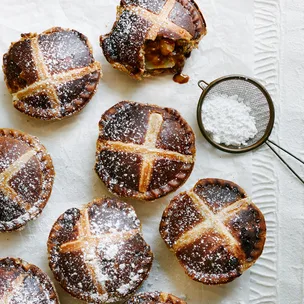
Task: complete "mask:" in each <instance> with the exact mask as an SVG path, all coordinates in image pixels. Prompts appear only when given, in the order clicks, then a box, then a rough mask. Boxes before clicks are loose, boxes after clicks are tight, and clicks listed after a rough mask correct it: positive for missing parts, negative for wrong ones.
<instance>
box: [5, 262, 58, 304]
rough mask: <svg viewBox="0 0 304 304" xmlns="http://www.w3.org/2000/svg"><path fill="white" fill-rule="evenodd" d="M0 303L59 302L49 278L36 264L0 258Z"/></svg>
mask: <svg viewBox="0 0 304 304" xmlns="http://www.w3.org/2000/svg"><path fill="white" fill-rule="evenodd" d="M0 303H5V304H22V303H37V304H38V303H43V304H59V298H58V296H57V293H56V290H55V287H54V285H53V283H52V282H51V280H50V278H49V277H48V276H47V275H46V274H45V273H44V272H43V271H42V270H41V269H39V268H38V267H37V266H35V265H31V264H28V263H27V262H25V261H22V260H21V259H15V258H5V259H1V260H0Z"/></svg>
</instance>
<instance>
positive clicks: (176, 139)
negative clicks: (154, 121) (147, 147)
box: [156, 109, 195, 155]
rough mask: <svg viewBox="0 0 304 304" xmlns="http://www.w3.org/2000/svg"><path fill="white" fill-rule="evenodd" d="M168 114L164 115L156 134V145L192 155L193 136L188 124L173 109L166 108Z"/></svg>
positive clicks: (193, 148)
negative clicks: (158, 131)
mask: <svg viewBox="0 0 304 304" xmlns="http://www.w3.org/2000/svg"><path fill="white" fill-rule="evenodd" d="M167 110H168V111H169V113H170V114H169V115H166V114H165V115H164V122H163V124H162V128H161V131H160V133H159V136H158V140H157V143H156V147H157V148H160V149H165V150H170V151H175V152H178V153H181V154H185V155H193V153H194V151H195V137H194V134H193V132H192V130H191V129H190V127H189V126H188V124H187V123H186V122H185V121H183V119H181V117H180V115H179V113H178V112H177V111H175V110H171V109H167Z"/></svg>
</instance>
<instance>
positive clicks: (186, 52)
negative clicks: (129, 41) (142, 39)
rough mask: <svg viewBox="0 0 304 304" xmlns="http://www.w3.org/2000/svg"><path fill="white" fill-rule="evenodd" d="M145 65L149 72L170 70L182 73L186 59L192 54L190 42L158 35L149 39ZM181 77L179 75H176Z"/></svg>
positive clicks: (146, 47) (145, 49)
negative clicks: (153, 38)
mask: <svg viewBox="0 0 304 304" xmlns="http://www.w3.org/2000/svg"><path fill="white" fill-rule="evenodd" d="M144 54H145V67H146V71H147V72H148V73H152V74H153V73H154V72H157V71H159V72H162V71H164V70H169V71H171V72H172V71H173V72H176V75H181V72H182V69H183V67H184V65H185V61H186V59H187V58H188V57H189V56H190V54H191V50H190V49H189V43H188V42H186V41H184V40H182V39H180V40H177V41H174V40H172V39H168V38H162V37H158V38H157V39H156V40H154V41H153V40H147V41H146V43H145V47H144ZM175 78H177V79H180V78H179V77H175ZM183 83H184V82H183Z"/></svg>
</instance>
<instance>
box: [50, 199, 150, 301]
mask: <svg viewBox="0 0 304 304" xmlns="http://www.w3.org/2000/svg"><path fill="white" fill-rule="evenodd" d="M48 251H49V262H50V264H49V265H50V268H51V270H52V271H53V273H54V276H55V278H56V280H58V281H59V283H60V284H61V286H62V287H63V288H64V289H65V290H66V291H67V292H69V293H70V294H71V295H72V296H74V297H76V298H78V299H81V300H83V301H85V302H88V303H96V304H97V303H98V304H100V303H113V302H115V303H116V302H120V301H122V300H125V299H126V298H127V297H129V296H130V295H131V294H133V293H134V292H135V291H136V289H137V288H138V287H139V286H140V285H141V284H142V282H143V281H144V280H145V279H146V278H147V276H148V274H149V271H150V268H151V265H152V260H153V254H152V252H151V249H150V247H149V245H148V244H147V243H146V242H145V240H144V239H143V236H142V233H141V225H140V221H139V219H138V218H137V216H136V213H135V210H134V208H133V207H132V206H130V205H128V204H127V203H125V202H122V201H119V200H117V199H113V198H103V199H99V200H94V201H93V202H92V203H89V204H88V205H86V206H84V207H83V208H82V209H77V208H72V209H69V210H67V211H66V212H65V213H64V214H62V215H61V216H60V217H59V218H58V220H57V221H56V222H55V224H54V225H53V228H52V230H51V232H50V235H49V240H48Z"/></svg>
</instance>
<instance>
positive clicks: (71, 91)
mask: <svg viewBox="0 0 304 304" xmlns="http://www.w3.org/2000/svg"><path fill="white" fill-rule="evenodd" d="M73 35H74V36H73ZM43 37H48V38H44V39H46V40H43ZM76 37H77V38H76ZM47 39H49V41H48V40H47ZM52 39H53V40H52ZM69 39H70V40H73V39H75V41H74V44H75V45H73V44H72V43H71V42H69ZM77 39H78V40H77ZM43 43H45V46H43ZM64 43H67V44H68V43H70V44H69V45H68V46H65V45H64ZM77 43H78V44H77ZM18 44H20V45H18ZM23 44H24V45H27V44H28V45H27V48H26V47H25V46H23ZM46 44H48V45H47V46H46ZM80 47H81V48H80ZM78 48H79V49H78ZM28 53H29V54H28ZM26 56H29V57H30V58H29V59H28V64H27V65H26V64H25V66H24V67H23V68H22V67H20V66H21V64H22V63H23V62H24V61H25V60H26V59H25V58H24V57H26ZM16 57H17V59H16ZM18 57H20V58H18ZM19 61H21V63H20V62H19ZM14 65H17V67H18V68H19V69H21V72H20V74H19V75H16V73H15V72H14V69H16V68H15V67H14ZM3 70H4V74H5V76H6V82H7V86H8V88H9V90H10V91H11V93H12V95H13V103H14V106H15V107H16V108H17V109H18V110H20V111H21V112H25V113H26V114H29V115H31V116H34V117H36V118H40V119H46V120H51V119H62V118H64V117H65V116H69V115H72V114H74V113H76V112H78V111H80V110H81V109H82V107H83V106H84V105H85V104H86V103H87V102H88V101H89V100H90V99H91V97H92V95H93V93H94V92H95V90H96V86H97V83H98V80H99V77H100V64H99V62H96V61H95V60H94V58H93V56H92V49H91V46H90V44H89V42H88V41H87V39H86V38H85V37H84V36H83V35H81V34H80V33H78V32H76V31H72V30H64V29H61V28H52V29H50V30H48V31H45V32H44V33H42V34H41V35H37V34H25V35H23V36H22V39H21V40H20V41H19V42H17V43H14V44H12V46H11V48H10V50H9V52H8V53H7V54H5V55H4V66H3ZM14 73H15V74H14ZM24 82H25V83H24ZM25 84H26V85H25Z"/></svg>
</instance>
